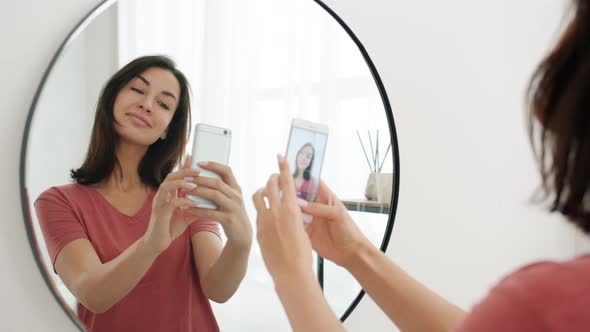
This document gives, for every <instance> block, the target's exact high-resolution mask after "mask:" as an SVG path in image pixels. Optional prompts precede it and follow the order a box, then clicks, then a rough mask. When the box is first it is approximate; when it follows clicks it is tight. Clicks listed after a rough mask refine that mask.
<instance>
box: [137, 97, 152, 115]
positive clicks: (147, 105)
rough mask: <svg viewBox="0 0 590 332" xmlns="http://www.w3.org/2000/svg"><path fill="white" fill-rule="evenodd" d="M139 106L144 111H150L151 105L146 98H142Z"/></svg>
mask: <svg viewBox="0 0 590 332" xmlns="http://www.w3.org/2000/svg"><path fill="white" fill-rule="evenodd" d="M139 108H141V109H143V110H144V111H146V112H148V113H150V112H151V111H152V105H151V103H150V102H149V101H148V100H143V101H142V102H141V103H140V104H139Z"/></svg>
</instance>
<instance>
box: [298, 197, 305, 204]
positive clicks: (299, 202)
mask: <svg viewBox="0 0 590 332" xmlns="http://www.w3.org/2000/svg"><path fill="white" fill-rule="evenodd" d="M297 205H299V206H307V201H306V200H304V199H302V198H299V197H297Z"/></svg>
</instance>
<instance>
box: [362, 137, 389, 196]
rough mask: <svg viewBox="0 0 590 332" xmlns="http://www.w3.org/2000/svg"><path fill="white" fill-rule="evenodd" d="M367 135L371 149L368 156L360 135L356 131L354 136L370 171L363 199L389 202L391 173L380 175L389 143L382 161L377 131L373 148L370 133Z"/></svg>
mask: <svg viewBox="0 0 590 332" xmlns="http://www.w3.org/2000/svg"><path fill="white" fill-rule="evenodd" d="M367 134H368V136H369V144H368V147H370V148H371V149H370V151H371V155H370V156H369V154H368V153H367V149H366V148H365V144H363V140H362V139H361V135H360V134H359V132H358V130H357V131H356V135H357V136H358V138H359V142H360V143H361V147H362V148H363V152H364V154H365V160H366V161H367V164H368V165H369V170H370V173H369V178H368V179H367V185H366V187H365V197H366V198H367V199H368V200H370V201H378V202H389V201H390V200H391V192H392V188H393V173H381V170H382V169H383V165H384V164H385V160H386V158H387V155H388V153H389V150H390V149H391V143H389V144H388V145H387V149H386V150H385V154H384V155H383V159H381V158H380V156H379V130H377V133H376V134H375V146H373V138H372V136H371V132H370V131H367ZM369 157H370V158H369Z"/></svg>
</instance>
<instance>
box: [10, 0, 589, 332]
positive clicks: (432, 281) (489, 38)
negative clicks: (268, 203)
mask: <svg viewBox="0 0 590 332" xmlns="http://www.w3.org/2000/svg"><path fill="white" fill-rule="evenodd" d="M329 3H332V4H333V8H334V9H335V10H336V11H337V12H339V13H340V14H341V16H342V18H344V19H345V21H347V22H348V23H349V25H350V26H351V28H352V29H353V30H354V31H355V32H356V33H357V35H358V37H359V38H360V39H361V40H362V41H363V43H364V44H365V46H366V47H367V49H368V51H369V53H370V54H371V56H372V58H373V60H374V62H375V64H376V66H377V68H378V69H379V70H380V73H381V76H382V78H383V80H384V83H385V85H386V88H387V90H388V93H389V97H390V99H391V101H392V105H393V107H394V116H395V119H396V122H397V123H396V124H397V126H398V135H399V141H400V150H401V157H400V160H401V193H400V203H399V208H398V214H397V219H396V226H395V227H394V231H393V236H392V242H391V244H390V248H389V250H388V255H389V256H391V257H393V258H394V259H396V260H397V261H398V262H399V263H400V264H401V265H402V266H404V267H405V268H407V269H408V270H409V271H411V272H412V273H414V275H415V276H416V277H417V278H418V279H420V280H422V281H424V282H425V283H426V284H427V285H429V286H432V287H433V288H434V289H435V290H437V291H439V292H440V293H441V294H443V295H444V296H447V297H448V298H450V299H451V300H453V301H455V302H457V303H458V304H460V305H461V306H463V307H466V308H467V307H469V306H470V305H471V304H473V303H474V302H475V301H477V299H478V298H479V297H481V296H482V295H483V294H485V291H486V289H487V288H488V287H489V286H490V285H492V284H493V283H494V282H496V281H497V279H498V278H499V277H500V276H501V275H502V274H504V273H506V272H507V271H509V270H511V269H513V268H514V267H516V266H518V265H521V264H523V263H525V262H528V261H531V260H534V259H538V258H565V257H570V256H571V255H573V254H574V253H575V252H577V251H578V252H579V251H580V250H582V249H581V248H582V247H583V245H582V243H581V242H580V241H583V240H581V238H577V237H576V236H575V235H574V234H575V233H574V232H573V231H572V230H571V228H569V227H568V226H566V225H565V224H564V223H562V222H561V221H560V220H559V218H556V217H551V216H548V215H547V214H545V213H543V212H542V211H541V209H540V208H538V207H535V206H532V205H531V204H529V203H528V202H527V199H528V198H529V196H530V193H531V192H532V191H533V189H534V188H535V186H536V184H537V176H536V173H535V168H534V164H533V160H532V157H531V154H530V152H529V150H530V149H529V147H528V143H527V140H526V132H525V129H524V128H525V127H524V113H523V112H524V111H523V92H524V87H525V84H526V80H527V78H528V76H529V75H530V73H531V70H532V68H533V67H534V65H535V64H536V62H538V60H539V59H540V57H541V55H542V54H543V52H544V51H545V50H546V48H547V47H548V45H549V42H550V41H551V40H552V39H553V37H554V36H555V34H554V31H555V29H556V28H557V26H558V23H559V19H560V18H561V14H560V13H561V12H562V8H563V2H560V1H555V0H522V1H518V2H515V1H508V0H496V1H491V0H488V1H483V0H479V1H472V0H471V1H469V0H451V1H444V2H443V1H430V2H429V3H425V2H416V1H394V0H363V1H362V2H361V1H359V0H357V1H354V0H331V1H329ZM96 4H98V1H97V0H83V1H81V0H60V1H53V2H47V1H30V0H23V1H11V2H9V3H7V4H5V6H4V9H3V11H2V13H1V14H0V41H1V42H2V45H3V47H2V51H1V52H0V63H2V64H4V68H3V72H2V75H0V100H2V101H3V110H2V112H0V124H1V126H2V130H1V131H0V135H2V136H0V137H1V140H2V142H3V144H2V145H1V149H2V150H1V152H2V153H1V155H2V156H3V160H4V163H3V165H4V166H3V169H2V183H3V186H2V188H1V189H0V197H1V198H2V211H4V214H5V216H6V217H5V218H4V220H3V222H1V223H0V234H1V235H0V239H1V240H0V266H2V271H3V273H2V274H1V275H0V285H1V286H0V293H2V294H3V296H2V298H3V301H2V302H1V303H0V322H2V323H1V324H2V326H1V327H2V330H4V331H34V330H42V331H75V328H74V327H73V325H72V323H70V322H69V320H68V318H66V317H65V315H64V314H62V312H61V309H60V308H59V307H58V305H57V304H56V303H55V302H54V300H53V297H52V296H51V295H50V293H49V292H48V291H47V289H46V286H45V284H44V283H43V281H42V278H41V276H40V275H39V273H38V271H37V267H36V266H35V263H34V261H33V256H32V254H31V251H30V248H29V245H28V241H27V237H26V233H25V228H24V225H23V223H22V214H21V209H20V198H19V187H18V166H19V164H18V162H19V157H20V143H21V138H22V132H23V128H24V124H25V120H26V116H27V112H28V110H29V106H30V104H31V102H32V99H33V96H34V94H35V91H36V88H37V85H38V83H39V81H40V79H41V77H42V75H43V73H44V71H45V69H46V67H47V65H48V64H49V61H50V59H51V57H52V56H53V53H54V52H55V51H56V49H57V47H58V45H59V43H61V41H62V40H63V38H64V37H65V36H66V34H67V33H68V32H69V31H70V30H71V28H72V27H73V26H74V24H75V23H76V22H77V21H78V20H79V19H80V18H81V17H82V16H83V15H84V14H85V13H86V12H87V11H88V10H90V9H91V8H92V7H93V6H94V5H96ZM575 241H578V242H575ZM576 243H577V244H576ZM346 325H347V326H348V327H349V330H351V331H366V330H370V331H388V330H390V327H391V325H390V324H389V323H388V322H387V320H386V318H385V317H384V316H383V314H381V313H380V312H379V311H378V310H377V309H376V308H375V306H374V304H372V302H371V301H368V300H367V298H365V299H364V300H363V302H362V303H361V305H360V306H359V308H358V309H357V311H355V312H354V313H353V314H352V316H351V317H350V319H349V321H347V323H346Z"/></svg>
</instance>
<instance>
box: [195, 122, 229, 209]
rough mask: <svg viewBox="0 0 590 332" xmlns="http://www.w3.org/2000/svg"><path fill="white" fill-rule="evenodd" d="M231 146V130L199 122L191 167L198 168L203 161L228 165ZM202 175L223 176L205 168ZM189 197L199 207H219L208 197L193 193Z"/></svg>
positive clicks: (196, 127) (196, 128)
mask: <svg viewBox="0 0 590 332" xmlns="http://www.w3.org/2000/svg"><path fill="white" fill-rule="evenodd" d="M230 146H231V130H229V129H227V128H221V127H215V126H211V125H207V124H204V123H198V124H197V125H196V126H195V136H194V142H193V153H192V161H191V168H193V169H195V168H197V167H198V165H197V163H199V162H201V161H207V162H209V161H213V162H216V163H219V164H223V165H227V164H228V162H229V150H230ZM200 176H207V177H212V178H221V176H220V175H219V174H217V173H214V172H211V171H207V170H205V169H203V170H202V171H201V173H200ZM187 197H188V198H190V199H192V200H193V201H195V202H197V203H198V207H201V208H206V209H214V210H215V209H217V208H218V206H217V205H216V204H215V203H213V202H212V201H210V200H208V199H204V198H201V197H199V196H192V195H187Z"/></svg>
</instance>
